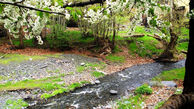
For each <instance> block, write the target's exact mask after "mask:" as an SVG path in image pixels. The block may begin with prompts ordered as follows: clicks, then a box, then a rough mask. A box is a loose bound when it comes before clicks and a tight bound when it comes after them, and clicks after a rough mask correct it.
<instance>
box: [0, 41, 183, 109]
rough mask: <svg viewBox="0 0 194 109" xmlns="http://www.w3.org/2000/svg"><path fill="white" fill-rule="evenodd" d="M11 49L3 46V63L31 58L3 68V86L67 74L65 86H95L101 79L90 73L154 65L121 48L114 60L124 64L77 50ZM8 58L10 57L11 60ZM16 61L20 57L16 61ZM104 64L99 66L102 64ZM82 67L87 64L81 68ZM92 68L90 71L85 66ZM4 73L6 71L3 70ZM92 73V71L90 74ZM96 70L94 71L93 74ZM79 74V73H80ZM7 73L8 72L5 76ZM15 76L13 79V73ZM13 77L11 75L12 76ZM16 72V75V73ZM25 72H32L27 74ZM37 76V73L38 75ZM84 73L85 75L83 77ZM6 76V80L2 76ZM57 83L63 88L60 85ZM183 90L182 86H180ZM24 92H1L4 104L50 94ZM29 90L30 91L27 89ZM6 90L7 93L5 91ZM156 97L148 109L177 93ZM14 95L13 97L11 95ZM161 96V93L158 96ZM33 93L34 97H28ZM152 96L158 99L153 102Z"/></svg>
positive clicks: (166, 92)
mask: <svg viewBox="0 0 194 109" xmlns="http://www.w3.org/2000/svg"><path fill="white" fill-rule="evenodd" d="M9 48H10V45H7V44H4V45H1V46H0V53H3V54H4V55H3V57H1V58H2V59H6V58H7V57H6V55H10V54H20V55H25V56H27V57H28V60H25V61H23V62H20V63H15V62H11V63H10V64H8V65H0V67H1V83H6V82H8V81H24V80H26V79H41V78H46V77H53V76H56V75H58V74H63V73H64V74H67V75H65V76H64V77H63V78H62V79H63V81H62V82H63V83H65V84H66V85H70V84H73V83H75V82H80V81H90V82H91V83H95V81H96V80H97V79H98V77H94V76H92V75H91V72H94V71H99V72H103V74H105V75H107V74H112V73H114V72H117V71H121V70H123V69H125V68H128V67H131V66H133V65H137V64H145V63H152V62H154V61H153V60H152V59H149V58H142V57H139V56H138V55H135V56H134V55H133V56H131V55H129V51H128V49H126V48H122V52H119V53H117V54H115V56H118V57H119V56H124V61H123V62H112V61H110V60H108V59H106V56H102V55H100V54H99V55H96V54H95V56H96V57H97V58H96V57H92V56H94V54H92V53H91V52H89V51H81V52H80V51H78V50H69V51H65V52H59V51H52V50H49V49H37V48H25V49H18V50H10V49H9ZM37 55H39V56H43V57H46V58H44V59H43V60H42V59H41V60H31V58H30V57H31V56H37ZM8 58H9V57H8ZM16 58H17V57H16ZM101 62H102V63H103V64H99V63H101ZM96 63H98V65H96V66H90V64H96ZM81 64H84V65H83V66H84V67H82V65H81ZM87 64H88V65H89V67H87V66H85V65H87ZM2 69H3V70H2ZM88 69H89V70H88ZM93 69H95V70H93ZM78 70H80V71H78ZM4 71H7V72H6V74H5V73H4ZM12 71H15V73H14V76H11V75H13V72H12ZM8 72H9V73H10V74H9V73H8ZM16 72H17V73H16ZM26 72H29V73H28V74H27V73H26ZM37 72H38V73H37ZM80 72H82V73H80ZM2 74H3V76H2ZM5 76H7V77H9V78H3V77H5ZM58 83H60V84H61V81H59V82H58ZM180 86H181V85H180ZM21 89H23V88H17V87H15V89H14V88H11V89H7V90H9V91H8V92H1V95H3V96H1V97H0V98H1V100H3V101H1V103H5V101H7V100H9V99H13V97H15V96H18V99H19V98H26V97H28V96H33V97H40V96H41V94H43V93H45V92H47V91H42V92H41V91H40V90H37V89H36V90H35V91H27V92H26V91H24V92H23V93H22V92H20V93H18V92H17V91H16V90H21ZM24 89H28V88H24ZM5 90H6V89H5ZM14 90H15V91H16V92H17V94H16V93H15V94H14V93H13V92H14ZM153 90H154V92H157V93H154V94H152V95H151V96H148V98H147V100H146V101H145V103H146V104H147V105H146V106H147V108H148V107H149V106H150V105H151V106H152V107H153V105H155V104H157V103H158V102H160V101H161V99H167V98H168V97H170V96H171V95H172V94H173V93H175V91H172V90H169V88H153ZM10 92H11V93H10ZM37 92H40V93H39V94H38V95H33V94H32V93H37ZM158 92H161V93H160V94H158ZM5 93H8V94H10V95H11V96H12V97H10V96H8V95H6V94H5ZM26 93H31V94H26ZM153 96H154V97H155V99H152V98H153Z"/></svg>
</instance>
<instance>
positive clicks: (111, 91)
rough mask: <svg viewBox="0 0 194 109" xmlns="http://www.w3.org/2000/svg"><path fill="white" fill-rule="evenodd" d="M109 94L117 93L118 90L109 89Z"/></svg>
mask: <svg viewBox="0 0 194 109" xmlns="http://www.w3.org/2000/svg"><path fill="white" fill-rule="evenodd" d="M110 94H111V95H117V94H118V91H116V90H110Z"/></svg>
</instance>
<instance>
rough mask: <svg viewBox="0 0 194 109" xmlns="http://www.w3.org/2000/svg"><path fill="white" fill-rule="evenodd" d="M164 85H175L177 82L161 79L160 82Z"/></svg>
mask: <svg viewBox="0 0 194 109" xmlns="http://www.w3.org/2000/svg"><path fill="white" fill-rule="evenodd" d="M161 83H162V84H163V85H164V86H168V87H177V84H176V83H175V82H174V81H162V82H161Z"/></svg>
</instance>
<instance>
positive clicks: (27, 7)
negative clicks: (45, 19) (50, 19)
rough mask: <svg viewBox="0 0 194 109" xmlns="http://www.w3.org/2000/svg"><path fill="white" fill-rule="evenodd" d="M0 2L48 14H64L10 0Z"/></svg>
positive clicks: (0, 2)
mask: <svg viewBox="0 0 194 109" xmlns="http://www.w3.org/2000/svg"><path fill="white" fill-rule="evenodd" d="M22 1H24V0H22ZM0 4H5V5H12V6H17V7H20V8H25V9H30V10H35V11H40V12H45V13H50V14H58V15H63V16H65V14H63V13H59V12H53V11H46V10H42V9H37V8H33V7H29V6H24V5H21V4H18V3H11V2H3V1H0Z"/></svg>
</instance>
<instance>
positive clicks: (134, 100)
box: [117, 94, 145, 109]
mask: <svg viewBox="0 0 194 109" xmlns="http://www.w3.org/2000/svg"><path fill="white" fill-rule="evenodd" d="M144 99H145V98H143V97H142V96H141V95H140V94H138V95H136V96H131V97H129V98H128V99H122V100H119V101H118V102H117V109H141V108H142V106H143V101H144Z"/></svg>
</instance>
